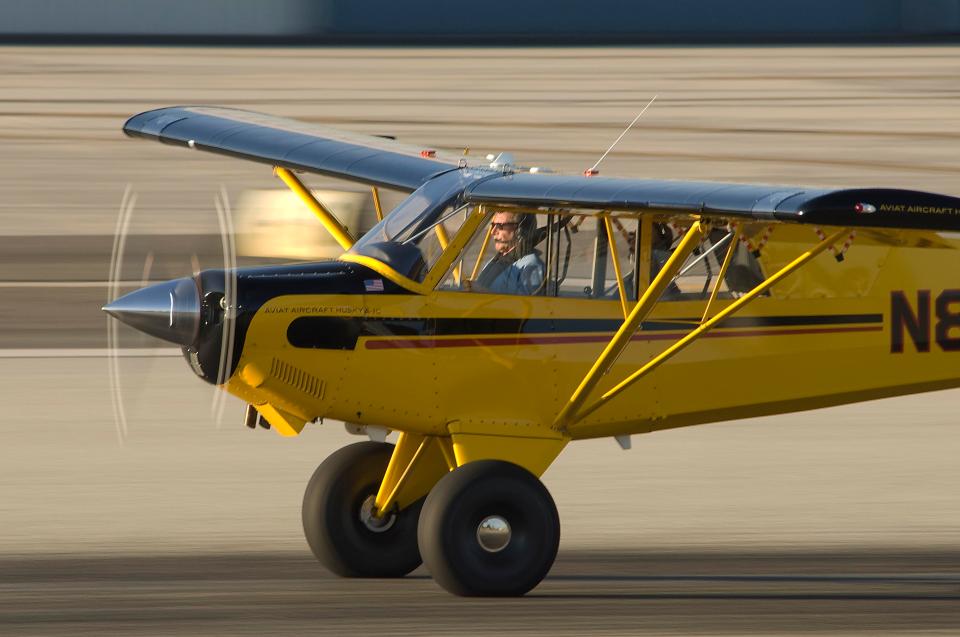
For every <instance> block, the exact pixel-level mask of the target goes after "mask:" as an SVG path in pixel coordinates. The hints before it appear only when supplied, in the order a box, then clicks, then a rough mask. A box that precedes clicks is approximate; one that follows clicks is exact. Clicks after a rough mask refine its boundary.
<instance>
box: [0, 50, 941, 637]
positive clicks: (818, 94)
mask: <svg viewBox="0 0 960 637" xmlns="http://www.w3.org/2000/svg"><path fill="white" fill-rule="evenodd" d="M654 94H659V95H660V98H659V99H658V101H657V103H656V104H655V106H654V107H653V108H652V109H651V110H650V111H648V113H647V115H645V116H644V118H643V119H642V120H641V122H640V123H639V124H638V127H637V130H636V131H634V132H632V133H631V134H630V135H628V136H627V137H626V138H625V140H624V142H622V145H621V146H620V147H618V149H617V150H616V151H615V152H614V153H612V154H611V155H610V156H609V157H608V158H607V160H605V162H604V164H603V166H602V172H603V174H605V175H624V176H647V177H663V178H676V179H718V180H736V181H760V182H776V183H810V184H826V185H841V184H871V185H888V186H897V187H915V188H924V189H929V190H935V191H943V192H951V193H954V194H956V193H960V187H958V186H957V175H958V174H960V153H958V148H960V133H958V132H957V131H960V125H958V124H960V109H958V108H957V106H958V100H960V55H958V54H957V51H956V49H953V48H948V47H918V48H911V47H896V48H862V47H841V48H819V47H804V48H799V49H792V48H758V49H738V48H732V47H723V48H715V49H711V48H686V49H681V48H670V47H654V48H648V49H614V48H609V49H607V48H598V49H586V50H574V49H519V50H504V49H495V48H486V49H477V50H468V49H423V50H418V49H400V50H394V49H359V48H349V49H322V50H311V49H269V48H256V49H228V48H162V47H156V48H130V49H125V48H97V47H89V48H73V47H38V48H30V47H0V142H2V146H0V147H2V149H3V152H2V153H0V168H2V170H0V235H3V236H0V299H2V300H3V303H2V304H0V354H3V353H5V354H4V355H3V356H0V387H3V396H4V397H5V398H7V400H6V401H5V407H6V411H5V418H4V419H3V421H2V422H0V433H2V441H3V443H2V445H0V485H2V487H0V525H2V531H0V634H70V635H74V634H83V633H86V634H104V633H123V634H144V635H147V634H165V635H166V634H171V633H178V632H179V633H186V634H263V633H305V632H323V633H338V634H343V633H346V632H349V633H351V634H374V633H376V634H384V633H390V634H393V633H397V634H423V633H430V634H450V633H452V632H454V631H457V632H458V633H465V634H478V633H487V634H488V633H489V632H490V630H498V631H503V632H506V631H509V632H517V633H522V634H641V633H644V634H731V635H734V634H735V635H740V634H763V635H771V634H785V635H786V634H797V635H799V634H804V635H806V634H811V633H819V634H830V635H835V634H878V633H885V634H891V635H893V634H896V635H902V634H921V633H923V634H927V633H939V634H947V635H952V634H957V633H958V632H960V603H958V602H960V600H958V597H960V560H958V558H960V549H958V544H957V529H958V527H960V499H958V497H957V494H956V485H957V484H958V483H960V463H958V462H957V460H956V459H957V457H958V452H960V437H958V433H957V415H956V414H957V405H958V404H960V393H958V392H956V391H953V392H939V393H934V394H926V395H921V396H915V397H908V398H901V399H893V400H887V401H879V402H876V403H868V404H864V405H854V406H847V407H842V408H837V409H831V410H823V411H818V412H809V413H801V414H793V415H789V416H782V417H776V418H762V419H755V420H749V421H739V422H733V423H724V424H717V425H711V426H705V427H697V428H691V429H687V430H678V431H671V432H663V433H660V434H654V435H651V436H645V437H638V438H635V439H634V449H633V450H631V451H629V452H623V451H621V450H620V449H619V447H617V446H616V444H615V443H613V442H612V441H609V440H600V441H587V442H582V443H577V444H576V445H571V448H570V449H568V450H567V451H565V453H564V454H563V455H562V456H561V458H560V459H559V460H558V461H557V462H556V463H555V465H554V466H553V467H552V468H551V469H550V471H548V473H547V474H546V475H545V482H546V483H547V486H548V487H549V488H550V489H551V492H552V493H553V494H554V497H555V498H556V500H557V504H558V506H559V509H560V514H561V520H562V525H563V540H562V544H561V553H560V557H559V558H558V562H557V565H556V567H555V569H554V571H553V572H552V573H551V575H550V577H548V579H547V580H546V581H545V582H544V584H543V585H542V586H541V587H539V588H537V589H536V590H535V591H534V592H533V594H531V596H529V597H527V598H524V599H521V600H460V599H456V598H453V597H451V596H449V595H447V594H446V593H444V592H443V591H441V590H440V589H439V588H437V587H436V586H435V585H434V584H433V582H432V581H430V580H429V579H428V578H427V576H426V574H425V573H424V572H422V571H419V572H418V573H416V574H415V575H414V576H413V577H411V578H407V579H405V580H401V581H357V580H339V579H335V578H332V577H330V576H329V575H327V574H325V573H324V572H323V571H322V569H320V567H319V566H317V565H316V564H315V563H314V562H313V560H312V559H311V558H310V556H309V552H308V550H307V548H306V546H305V544H304V542H303V540H302V538H301V535H300V533H301V532H300V526H299V525H300V522H299V500H300V497H301V494H302V489H303V486H304V484H305V482H306V480H307V478H308V477H309V475H310V473H311V471H312V470H313V468H314V467H315V466H316V464H317V463H318V462H319V461H320V460H322V459H323V458H324V457H325V456H326V455H327V454H328V453H329V452H330V451H332V450H333V449H335V448H337V447H339V446H341V445H343V444H347V443H349V442H351V441H354V440H356V438H353V437H350V436H347V435H346V434H345V433H344V432H343V430H342V427H340V426H338V425H337V424H336V423H327V424H326V425H324V426H322V427H314V428H311V429H310V430H308V431H306V432H305V434H304V435H303V436H301V437H300V438H298V439H294V440H285V439H281V438H279V437H278V436H276V435H274V434H273V433H271V432H265V431H255V432H251V431H248V430H246V429H245V428H243V427H242V425H241V424H240V416H241V412H242V405H240V404H238V403H237V402H236V401H233V400H232V399H231V400H228V402H227V404H226V406H225V410H224V414H223V417H222V419H220V420H219V422H218V418H217V416H216V413H215V412H214V413H212V407H213V396H212V392H211V390H210V388H209V387H207V386H206V385H204V384H203V383H201V382H200V381H198V380H197V379H195V378H194V377H193V376H192V374H191V373H190V372H189V370H188V369H187V367H186V364H185V363H184V362H183V361H182V360H180V359H178V358H123V359H121V360H120V362H119V366H120V372H121V374H120V388H121V392H120V394H121V396H122V397H123V400H124V404H125V410H126V414H127V421H128V427H127V429H126V431H125V432H121V433H123V434H124V435H123V436H120V435H119V433H118V426H117V425H116V423H115V420H114V416H113V404H114V403H113V400H114V398H113V394H112V392H111V385H110V382H109V377H108V374H107V369H108V366H107V361H106V360H105V359H103V358H96V357H94V358H73V357H66V356H63V353H64V352H63V351H62V350H63V349H64V348H66V349H73V348H96V347H100V346H102V343H103V340H102V339H103V334H104V333H105V320H104V319H103V318H102V317H101V316H100V313H99V311H98V309H97V308H99V305H100V304H102V300H103V298H104V297H105V294H104V292H105V289H104V288H103V287H98V286H102V284H103V281H104V278H105V275H106V273H107V272H108V271H109V258H110V249H111V246H112V237H113V229H114V225H115V223H116V217H117V212H118V208H119V205H120V200H121V196H122V194H123V191H124V189H125V188H126V187H127V185H128V184H130V185H131V187H132V188H133V190H134V191H135V192H137V194H138V203H137V207H136V216H135V217H134V221H133V225H132V228H131V238H130V239H129V246H128V258H127V260H126V261H125V263H124V264H123V273H124V274H123V277H122V278H124V279H128V280H132V281H137V280H139V279H140V278H141V277H142V276H143V271H144V264H145V261H146V260H147V255H148V254H149V253H150V252H153V253H154V256H153V265H152V266H151V274H150V276H151V278H162V277H166V276H178V275H181V274H185V273H187V272H189V271H190V270H191V269H192V267H193V265H194V264H193V262H192V261H193V257H194V256H196V260H197V262H199V263H200V264H201V265H202V266H204V267H205V266H207V264H209V265H218V264H219V262H220V261H221V260H222V256H221V255H220V254H219V253H218V250H217V242H216V241H215V240H214V239H215V235H214V234H213V233H215V232H216V225H217V224H216V218H215V215H214V214H213V199H214V196H215V194H216V193H217V191H218V190H219V188H220V185H221V184H223V185H224V186H225V187H226V189H227V192H228V194H229V196H230V197H231V199H236V198H237V197H239V194H240V193H241V192H242V191H243V190H244V189H247V188H272V187H279V184H278V183H277V182H276V180H275V179H274V178H273V177H272V176H271V175H270V171H269V169H268V168H267V167H265V166H259V165H255V164H246V163H243V162H238V161H231V160H228V159H226V158H219V157H213V156H205V155H202V154H200V153H190V152H188V151H185V150H182V149H178V148H170V147H165V146H163V145H160V144H149V143H146V142H143V141H136V140H129V139H126V138H124V137H123V136H122V135H121V134H120V133H119V127H120V125H121V124H122V121H123V120H124V119H125V118H126V117H127V116H129V115H130V114H132V113H135V112H138V111H141V110H145V109H148V108H153V107H157V106H164V105H170V104H175V103H214V104H222V105H227V106H238V107H244V108H253V109H259V110H264V111H268V112H271V113H275V114H280V115H288V116H295V117H301V118H305V119H308V120H311V121H317V122H321V123H325V124H329V125H335V126H341V127H344V128H349V129H351V130H357V131H365V132H373V133H388V134H396V135H398V136H399V137H400V138H401V140H403V141H410V142H418V141H419V142H422V143H423V144H424V145H429V146H430V147H436V148H448V149H457V148H462V147H463V146H470V147H471V153H470V156H471V157H477V156H482V155H483V154H485V153H487V152H496V151H501V150H512V151H514V152H516V154H517V159H518V160H519V161H521V162H524V163H528V164H545V165H548V166H552V167H554V168H557V169H562V170H569V171H573V172H579V171H580V170H582V169H583V168H585V167H587V166H589V165H590V164H592V163H593V162H594V161H595V160H596V158H597V157H599V155H600V154H601V153H602V152H603V150H604V149H605V148H606V147H607V146H608V145H609V143H611V142H612V141H613V139H615V138H616V136H617V135H618V134H619V133H620V131H621V130H622V127H623V126H625V125H626V123H628V122H629V121H630V120H631V119H632V118H633V116H634V115H635V114H636V112H637V111H639V109H640V108H641V107H642V105H643V104H644V103H646V101H647V100H648V99H649V98H650V97H651V96H652V95H654ZM310 183H311V184H313V185H316V186H318V187H326V186H330V185H332V184H331V183H330V182H325V181H323V180H319V179H317V180H310ZM123 344H124V345H126V346H130V347H144V346H150V345H152V343H150V342H149V341H143V340H137V339H136V338H134V337H132V336H129V335H127V336H125V340H124V341H123ZM23 349H28V350H31V352H33V353H34V354H36V353H37V352H40V353H43V352H44V351H45V352H46V355H47V356H49V357H48V358H27V357H22V356H26V354H24V353H23V352H22V351H21V350H23ZM13 350H17V351H13ZM18 352H20V353H18ZM10 356H14V357H10ZM17 356H20V357H17ZM771 373H781V374H784V378H785V382H789V380H790V379H789V376H788V374H787V373H786V372H784V371H782V370H772V371H771Z"/></svg>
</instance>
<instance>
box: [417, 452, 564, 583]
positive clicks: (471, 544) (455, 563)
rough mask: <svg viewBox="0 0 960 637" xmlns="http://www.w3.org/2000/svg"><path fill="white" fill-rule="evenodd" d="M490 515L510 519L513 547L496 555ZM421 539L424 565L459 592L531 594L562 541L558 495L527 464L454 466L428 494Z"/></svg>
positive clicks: (487, 462) (509, 544) (492, 462)
mask: <svg viewBox="0 0 960 637" xmlns="http://www.w3.org/2000/svg"><path fill="white" fill-rule="evenodd" d="M490 516H499V517H500V518H502V519H504V520H506V522H507V523H508V524H509V530H510V537H509V541H508V542H507V544H506V546H504V547H502V548H500V549H499V550H497V551H496V552H491V551H490V550H488V549H485V548H484V547H483V545H481V540H480V538H479V536H478V528H479V526H480V524H481V522H482V521H484V520H485V519H488V518H489V517H490ZM417 541H418V544H419V545H420V554H421V555H422V556H423V561H424V564H426V566H427V568H428V569H429V570H430V574H431V575H433V579H434V580H436V582H437V583H438V584H440V586H442V587H443V588H445V589H447V590H448V591H450V592H451V593H454V594H455V595H463V596H516V595H523V594H524V593H526V592H527V591H529V590H530V589H532V588H533V587H535V586H536V585H537V584H539V583H540V582H541V580H543V578H544V577H546V575H547V573H548V572H549V571H550V567H551V566H552V565H553V560H554V558H556V556H557V548H558V546H559V545H560V518H559V516H558V515H557V507H556V505H555V504H554V502H553V498H552V497H550V492H549V491H547V488H546V487H545V486H543V483H542V482H540V480H538V479H537V477H536V476H534V475H533V474H532V473H530V472H529V471H527V470H526V469H524V468H522V467H519V466H517V465H515V464H512V463H509V462H502V461H499V460H480V461H476V462H471V463H469V464H466V465H464V466H462V467H459V468H458V469H456V470H454V471H451V472H450V473H448V474H447V475H445V476H444V477H443V478H441V479H440V481H439V482H438V483H437V484H436V486H435V487H434V488H433V490H432V491H430V494H429V495H428V496H427V499H426V502H425V503H424V505H423V511H422V512H421V514H420V525H419V527H418V529H417Z"/></svg>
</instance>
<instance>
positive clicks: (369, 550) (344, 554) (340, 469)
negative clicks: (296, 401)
mask: <svg viewBox="0 0 960 637" xmlns="http://www.w3.org/2000/svg"><path fill="white" fill-rule="evenodd" d="M392 453H393V445H391V444H388V443H382V442H359V443H356V444H352V445H349V446H347V447H344V448H342V449H340V450H338V451H336V452H334V453H333V454H331V455H330V456H329V457H328V458H327V459H326V460H324V461H323V463H322V464H321V465H320V466H319V467H317V470H316V471H315V472H314V474H313V477H312V478H310V482H309V483H308V484H307V490H306V493H304V496H303V532H304V535H306V538H307V543H308V544H309V545H310V549H311V550H312V551H313V554H314V555H315V556H316V558H317V559H318V560H319V561H320V563H321V564H323V565H324V566H326V567H327V568H328V569H330V570H331V571H333V572H334V573H336V574H337V575H341V576H343V577H403V576H404V575H406V574H407V573H409V572H410V571H412V570H413V569H415V568H417V567H418V566H420V563H421V559H420V551H419V550H418V549H417V521H418V519H419V517H420V508H421V507H422V506H423V500H420V501H418V502H416V503H415V504H412V505H410V506H409V507H407V508H406V509H404V510H403V511H400V512H397V513H391V514H389V515H387V516H385V517H383V518H377V517H375V516H374V515H373V501H374V498H375V497H376V495H377V490H378V489H379V488H380V481H381V480H382V479H383V474H384V473H385V472H386V469H387V463H388V462H389V461H390V456H391V454H392Z"/></svg>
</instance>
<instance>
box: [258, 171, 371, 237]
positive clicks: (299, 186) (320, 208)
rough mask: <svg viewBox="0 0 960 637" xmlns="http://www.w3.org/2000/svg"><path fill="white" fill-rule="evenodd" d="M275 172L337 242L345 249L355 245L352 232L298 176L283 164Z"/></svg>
mask: <svg viewBox="0 0 960 637" xmlns="http://www.w3.org/2000/svg"><path fill="white" fill-rule="evenodd" d="M273 172H274V173H275V174H276V175H277V177H279V178H280V179H281V180H283V183H285V184H287V186H288V187H289V188H290V190H292V191H293V192H294V193H295V194H296V195H297V196H298V197H300V200H301V201H302V202H303V203H305V204H306V206H307V208H309V209H310V211H311V212H312V213H313V214H315V215H317V218H318V219H320V223H322V224H323V227H324V228H326V229H327V232H329V233H330V236H332V237H333V238H334V239H336V241H337V243H339V244H340V247H341V248H343V249H344V250H349V249H350V248H352V247H353V243H354V241H353V237H351V236H350V233H349V232H348V231H347V229H346V228H344V227H343V224H342V223H340V220H339V219H337V218H336V217H335V216H334V215H333V213H332V212H330V211H329V210H327V209H326V207H324V205H323V204H322V203H320V201H319V200H318V199H317V198H316V197H314V196H313V193H312V192H310V190H309V189H308V188H307V187H306V186H304V185H303V182H302V181H300V180H299V179H297V176H296V175H294V174H293V173H292V172H290V171H289V170H287V169H286V168H283V167H281V166H276V167H275V168H274V169H273Z"/></svg>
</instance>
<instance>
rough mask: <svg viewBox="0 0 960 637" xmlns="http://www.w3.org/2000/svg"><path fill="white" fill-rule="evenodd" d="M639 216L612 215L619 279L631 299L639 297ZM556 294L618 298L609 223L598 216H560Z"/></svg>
mask: <svg viewBox="0 0 960 637" xmlns="http://www.w3.org/2000/svg"><path fill="white" fill-rule="evenodd" d="M637 225H638V222H637V220H636V219H628V218H619V217H612V218H611V229H612V231H613V239H614V243H615V245H616V255H617V257H618V260H617V263H618V264H619V266H620V279H621V281H622V282H623V285H624V287H625V290H626V293H627V299H628V300H631V301H633V300H636V289H637V284H636V273H635V267H636V265H635V264H636V254H637V251H636V247H637ZM558 226H559V227H558V233H557V236H558V239H557V247H558V254H557V264H558V267H557V268H556V277H555V278H556V282H557V285H556V294H557V296H561V297H574V298H591V299H604V300H608V301H609V300H617V299H619V298H620V290H619V286H618V284H617V274H616V273H617V268H615V267H614V252H613V250H611V245H610V239H609V236H608V234H607V227H606V224H605V223H604V222H603V219H602V218H599V217H596V216H578V215H574V216H572V217H567V218H561V221H560V223H559V224H558Z"/></svg>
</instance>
